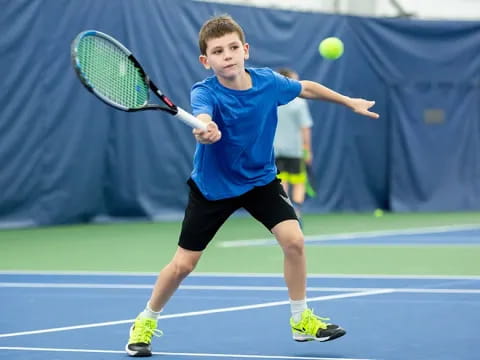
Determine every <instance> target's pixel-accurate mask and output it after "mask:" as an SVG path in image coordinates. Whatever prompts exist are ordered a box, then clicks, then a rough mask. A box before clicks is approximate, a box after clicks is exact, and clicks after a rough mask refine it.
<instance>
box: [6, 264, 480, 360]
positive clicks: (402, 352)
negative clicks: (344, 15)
mask: <svg viewBox="0 0 480 360" xmlns="http://www.w3.org/2000/svg"><path fill="white" fill-rule="evenodd" d="M154 280H155V276H154V275H153V274H123V275H122V274H113V273H112V274H93V273H85V274H81V273H76V274H75V273H72V274H55V273H36V274H29V273H13V272H2V273H0V302H1V306H0V359H16V360H47V359H48V360H52V359H69V360H91V359H118V358H127V356H126V355H125V353H124V351H123V348H124V346H125V342H126V340H127V337H128V329H129V325H130V323H131V321H132V320H133V318H134V317H135V316H136V314H137V313H138V312H139V311H140V310H141V309H142V308H143V307H144V305H145V302H146V301H147V299H148V297H149V295H150V290H151V286H152V284H153V282H154ZM308 294H309V304H310V306H311V307H313V308H314V309H315V311H316V313H318V315H321V316H329V317H331V319H332V321H334V322H335V323H338V324H341V325H342V326H343V327H344V328H345V329H346V330H347V335H345V336H344V337H342V338H340V339H337V340H334V341H331V342H326V343H319V342H308V343H296V342H294V341H293V340H292V339H291V334H290V328H289V323H288V319H289V315H290V313H289V305H288V296H287V292H286V288H285V286H284V283H283V279H282V277H281V276H280V275H255V274H251V275H245V276H240V275H228V274H194V275H193V276H191V277H189V278H187V279H186V280H185V281H184V283H183V285H182V287H181V288H180V289H179V291H178V292H177V293H176V294H175V296H174V297H173V298H172V300H171V301H170V303H169V304H168V306H167V308H166V309H165V311H164V313H163V317H162V318H161V319H160V320H159V328H161V329H162V330H163V331H164V335H163V336H162V337H160V338H154V341H153V349H154V351H155V353H154V358H158V359H165V360H172V359H180V360H181V359H222V360H230V359H292V360H320V359H322V360H332V359H336V360H346V359H352V360H363V359H385V360H387V359H388V360H407V359H408V360H410V359H421V360H478V359H480V335H479V331H478V328H479V324H480V277H475V276H472V277H415V276H413V277H399V276H392V277H390V276H378V277H373V276H355V277H348V276H334V275H332V276H311V277H310V278H309V284H308Z"/></svg>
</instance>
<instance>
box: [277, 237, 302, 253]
mask: <svg viewBox="0 0 480 360" xmlns="http://www.w3.org/2000/svg"><path fill="white" fill-rule="evenodd" d="M282 243H283V245H282V249H283V252H284V253H285V255H287V256H300V255H303V253H304V238H303V235H302V234H301V233H300V234H298V235H295V236H291V237H289V238H288V239H287V240H285V241H283V242H282Z"/></svg>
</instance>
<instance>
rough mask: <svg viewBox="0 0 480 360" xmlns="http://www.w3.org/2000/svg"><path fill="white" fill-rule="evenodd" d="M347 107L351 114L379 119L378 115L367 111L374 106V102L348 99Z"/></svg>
mask: <svg viewBox="0 0 480 360" xmlns="http://www.w3.org/2000/svg"><path fill="white" fill-rule="evenodd" d="M347 105H348V107H349V108H350V109H352V111H353V112H355V113H357V114H360V115H364V116H368V117H371V118H373V119H378V118H379V117H380V115H379V114H377V113H376V112H373V111H370V110H369V109H370V108H371V107H372V106H373V105H375V101H369V100H365V99H355V98H349V99H348V104H347Z"/></svg>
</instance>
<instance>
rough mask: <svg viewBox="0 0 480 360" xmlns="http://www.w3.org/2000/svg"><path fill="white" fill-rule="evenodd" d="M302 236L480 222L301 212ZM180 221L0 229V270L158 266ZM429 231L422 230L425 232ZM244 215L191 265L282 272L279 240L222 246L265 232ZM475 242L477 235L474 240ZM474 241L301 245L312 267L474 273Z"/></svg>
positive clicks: (477, 222) (478, 221)
mask: <svg viewBox="0 0 480 360" xmlns="http://www.w3.org/2000/svg"><path fill="white" fill-rule="evenodd" d="M304 223H305V235H306V236H309V237H311V236H321V235H325V234H343V233H352V232H355V233H356V232H365V231H380V230H405V229H414V230H419V229H425V228H431V227H439V226H442V227H446V226H458V225H474V226H480V213H479V212H470V213H415V214H388V213H387V214H385V215H384V216H382V217H374V216H373V214H370V213H369V214H323V215H307V216H305V218H304ZM180 225H181V223H180V222H162V223H159V222H157V223H153V222H130V223H121V224H118V223H117V224H87V225H72V226H58V227H45V228H30V229H14V230H1V231H0V255H1V256H0V270H35V271H126V272H157V271H158V270H160V269H161V268H162V267H163V265H164V264H166V262H168V261H169V260H170V258H171V256H172V254H173V252H174V251H175V249H176V246H177V245H176V244H177V237H178V233H179V230H180ZM426 236H428V235H426ZM269 237H271V235H270V234H269V232H268V231H267V230H265V229H264V228H263V226H262V225H260V224H258V223H256V222H255V221H254V220H253V219H252V218H250V217H248V216H235V217H232V218H230V219H229V220H228V221H227V223H226V224H225V225H224V227H223V228H222V229H221V230H220V231H219V233H218V234H217V236H216V238H215V239H214V241H213V242H212V243H211V244H210V246H209V247H208V249H207V251H206V252H205V254H204V255H203V257H202V259H201V261H200V264H199V265H198V267H197V269H196V271H199V272H229V273H235V272H238V273H242V272H248V273H281V272H282V267H283V257H282V253H281V249H280V247H279V246H253V247H248V246H245V247H220V246H219V245H220V244H221V243H223V242H228V241H232V240H248V239H263V238H269ZM479 243H480V242H479ZM479 243H473V244H464V245H460V244H459V245H455V239H454V238H453V241H452V243H450V244H447V245H446V244H443V245H442V244H428V245H425V244H423V245H422V244H415V245H401V246H398V245H392V244H390V245H362V244H358V245H356V244H354V245H348V246H347V245H343V246H341V245H339V246H337V245H328V246H307V250H306V252H307V258H308V272H309V273H315V274H399V275H400V274H415V275H480V246H479Z"/></svg>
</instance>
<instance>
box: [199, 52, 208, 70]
mask: <svg viewBox="0 0 480 360" xmlns="http://www.w3.org/2000/svg"><path fill="white" fill-rule="evenodd" d="M198 61H200V64H202V65H203V67H204V68H205V69H207V70H209V69H210V64H209V63H208V59H207V57H206V56H205V55H200V56H199V57H198Z"/></svg>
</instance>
